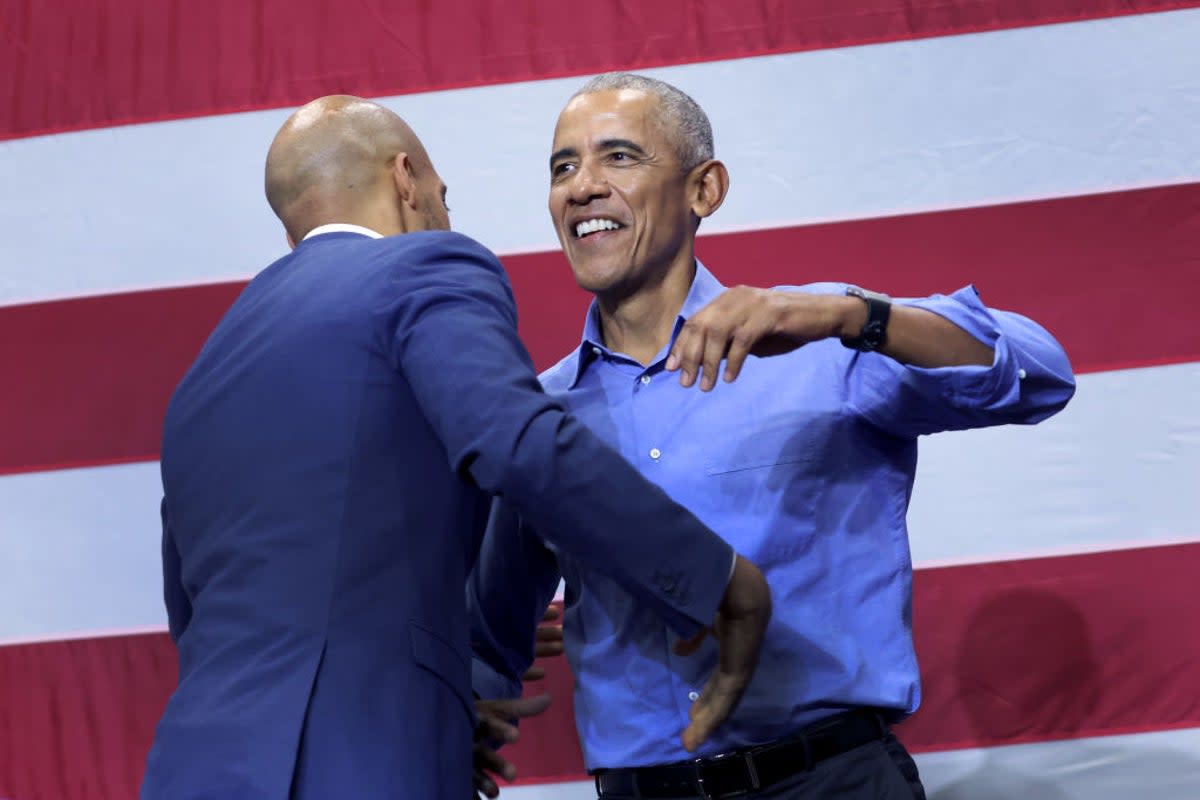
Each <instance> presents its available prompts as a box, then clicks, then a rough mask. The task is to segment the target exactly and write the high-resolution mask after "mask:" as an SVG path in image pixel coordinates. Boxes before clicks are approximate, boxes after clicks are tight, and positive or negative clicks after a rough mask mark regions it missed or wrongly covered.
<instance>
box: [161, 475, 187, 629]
mask: <svg viewBox="0 0 1200 800" xmlns="http://www.w3.org/2000/svg"><path fill="white" fill-rule="evenodd" d="M159 511H160V513H161V515H162V560H163V600H164V601H165V602H166V605H167V629H168V630H169V631H170V632H171V641H173V642H175V643H176V644H178V643H179V637H180V636H182V635H183V631H184V630H185V629H186V628H187V625H188V622H190V621H191V619H192V602H191V600H189V599H188V596H187V592H186V591H184V588H183V578H182V575H181V572H180V563H179V549H178V548H177V547H176V546H175V538H174V537H173V536H172V535H171V518H170V515H169V513H168V512H167V498H165V497H164V498H163V500H162V506H161V507H160V509H159Z"/></svg>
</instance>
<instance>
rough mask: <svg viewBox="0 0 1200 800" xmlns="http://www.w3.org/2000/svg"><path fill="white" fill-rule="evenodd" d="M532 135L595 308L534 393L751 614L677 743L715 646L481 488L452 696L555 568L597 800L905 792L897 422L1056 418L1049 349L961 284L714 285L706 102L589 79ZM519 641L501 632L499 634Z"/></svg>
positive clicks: (900, 425) (516, 659)
mask: <svg viewBox="0 0 1200 800" xmlns="http://www.w3.org/2000/svg"><path fill="white" fill-rule="evenodd" d="M552 150H553V153H552V155H551V157H550V197H549V207H550V214H551V217H552V219H553V222H554V225H555V227H556V228H557V231H558V236H559V239H560V241H561V243H562V246H563V250H564V251H565V253H566V255H567V258H568V260H569V261H570V263H571V267H572V269H573V271H574V274H575V278H576V280H577V281H578V283H579V284H580V285H581V286H583V287H584V288H585V289H587V290H588V291H590V292H591V293H592V294H593V295H594V296H595V299H594V301H593V303H592V305H591V308H590V309H589V311H588V314H587V317H586V319H585V321H584V329H583V341H582V342H581V344H580V345H579V347H578V348H576V349H575V350H574V351H573V352H571V353H570V354H569V355H567V357H566V358H564V359H563V360H562V361H561V362H559V363H558V364H557V365H556V366H554V367H553V368H551V369H550V370H548V371H547V372H545V373H544V374H543V375H542V376H541V380H542V384H543V385H544V386H545V387H546V389H547V391H548V392H550V393H551V394H552V395H554V396H556V397H558V398H560V399H561V401H562V402H563V403H564V404H565V405H566V406H567V407H568V408H569V409H570V410H571V411H572V412H573V413H574V414H575V415H577V417H578V418H579V419H580V420H581V421H582V422H583V423H584V424H585V425H587V426H588V427H589V428H591V429H592V430H593V431H594V432H596V433H597V434H598V435H599V436H600V437H601V438H602V439H604V440H605V441H607V442H609V443H610V444H612V445H613V446H614V447H616V448H617V449H618V450H619V451H620V452H621V453H622V454H624V456H625V457H626V458H627V459H628V460H629V461H630V462H632V463H633V464H634V465H635V466H636V467H637V468H638V470H640V471H641V473H642V474H643V475H645V476H646V477H647V478H649V479H651V480H653V481H654V482H655V483H657V484H658V485H660V486H662V487H663V489H665V490H666V492H667V494H669V495H670V496H671V497H673V498H675V499H676V500H678V501H679V502H680V503H682V504H683V505H685V506H686V507H688V508H689V509H691V510H692V511H693V512H695V513H696V515H697V516H698V517H700V519H702V520H704V521H705V522H706V523H708V524H709V525H710V526H711V527H712V528H713V529H714V530H716V531H717V532H718V533H720V534H721V535H722V536H724V537H725V539H726V540H727V541H729V542H730V544H732V545H733V546H734V548H735V549H736V550H737V551H738V552H739V553H744V554H746V555H747V556H748V557H750V558H751V559H753V560H754V561H755V563H757V564H758V565H760V566H761V567H762V569H763V571H764V572H765V573H766V575H767V581H768V583H769V584H770V585H771V590H772V594H773V596H774V598H775V611H774V616H773V619H772V621H771V625H770V628H769V635H768V637H767V640H766V643H765V645H764V649H763V652H762V657H761V661H760V664H759V668H758V671H757V673H756V674H755V677H754V679H753V681H752V682H751V684H750V686H749V687H748V689H747V690H746V693H745V695H744V696H743V698H742V701H741V704H740V706H739V707H738V709H737V710H736V712H735V713H734V714H733V715H732V716H731V717H730V720H729V721H728V723H727V724H726V725H725V726H724V727H723V728H722V729H721V730H720V731H719V732H718V733H717V735H715V736H714V737H713V738H711V739H710V740H709V741H708V742H707V743H706V744H705V745H704V746H703V747H702V748H701V749H700V750H699V752H698V753H696V754H692V753H687V752H685V751H684V749H683V748H681V747H680V745H679V742H678V741H677V740H676V738H675V736H673V735H672V734H673V732H674V731H675V730H676V729H677V728H678V727H679V725H680V724H681V723H682V722H683V721H686V720H687V719H688V714H689V710H690V708H691V707H692V706H693V704H694V702H695V701H696V699H697V698H698V697H699V696H700V694H699V693H700V691H701V687H702V686H703V683H704V669H705V665H708V664H711V663H712V659H713V658H714V657H715V654H716V651H715V649H714V648H715V643H714V642H713V641H712V639H711V638H708V639H704V638H703V637H699V638H692V639H689V640H686V641H679V640H677V639H675V637H673V636H672V634H671V632H670V631H669V630H668V629H667V628H666V627H665V626H664V625H663V624H662V622H661V621H659V620H658V619H656V618H654V617H653V616H652V615H651V614H649V613H648V612H647V611H646V610H645V609H644V608H643V607H641V606H640V605H639V604H638V603H636V602H635V601H634V599H633V598H632V597H631V596H630V595H629V594H628V593H627V592H626V591H625V589H624V588H623V587H622V586H620V585H619V584H618V583H616V582H614V581H613V580H611V579H610V578H609V577H607V576H605V575H603V574H601V573H600V572H599V571H597V569H596V567H597V564H594V563H591V562H588V561H587V560H583V559H579V558H576V557H574V556H573V555H572V554H570V553H566V552H563V551H561V550H560V549H559V548H557V547H556V546H555V545H554V544H553V542H550V543H549V544H543V542H542V540H541V539H542V538H548V537H549V536H550V535H551V534H552V532H551V531H548V530H546V529H545V528H544V527H542V526H541V525H540V524H539V523H538V522H537V521H536V520H532V519H529V518H528V517H525V516H524V515H521V514H519V513H516V512H514V511H513V510H512V509H506V508H504V507H498V508H497V509H495V510H494V512H493V524H492V525H491V527H490V529H489V534H488V537H487V538H486V539H485V543H484V549H483V552H482V554H481V558H480V562H479V565H478V567H477V570H476V572H475V573H474V575H473V578H472V582H471V584H470V590H469V594H470V596H471V600H472V603H474V604H475V605H476V607H475V608H474V609H473V611H474V613H473V617H474V624H475V631H474V634H473V637H474V639H473V642H474V644H475V652H476V655H477V660H476V663H475V687H476V690H477V691H481V692H484V693H489V694H496V695H504V694H512V693H514V692H515V691H516V690H517V680H516V678H515V677H514V676H518V675H520V674H521V670H523V669H524V667H525V665H526V664H527V663H528V660H529V657H530V656H529V654H530V653H531V648H532V644H531V636H532V631H533V628H534V625H535V623H536V621H537V620H538V618H539V617H540V614H541V609H542V606H543V605H544V603H545V601H546V600H547V599H549V598H550V597H551V596H552V595H553V593H554V591H555V589H556V587H557V585H558V583H559V579H560V576H561V577H562V578H563V579H564V580H565V583H566V609H565V615H564V630H565V645H566V653H567V658H568V660H569V662H570V665H571V667H572V670H573V672H574V674H575V678H576V695H575V713H576V720H577V724H578V729H579V735H580V740H581V742H582V744H583V749H584V756H585V761H586V764H587V767H588V768H589V770H590V771H591V772H593V773H594V774H595V775H596V777H597V790H598V793H599V794H600V795H601V797H604V798H618V797H619V798H624V797H646V798H649V797H660V798H667V797H670V798H684V797H709V798H720V797H733V796H739V797H752V798H768V797H770V798H788V799H789V800H793V799H796V798H804V799H805V800H807V799H808V798H823V799H826V800H838V799H840V798H854V799H855V800H859V799H861V800H867V798H870V799H871V800H875V799H876V798H911V797H918V798H919V797H923V796H924V792H923V789H922V787H921V784H920V780H919V778H918V776H917V771H916V767H915V765H914V763H913V761H912V759H911V758H910V757H909V755H908V754H907V753H906V752H905V751H904V748H903V747H902V746H901V745H900V743H899V742H898V741H896V739H895V738H894V737H893V736H892V735H891V733H890V730H889V728H890V725H891V724H892V723H893V722H895V721H898V720H900V719H902V718H904V717H905V716H906V715H908V714H910V713H912V712H913V711H914V710H915V709H916V708H917V705H918V703H919V701H920V685H919V680H918V670H917V662H916V657H915V654H914V652H913V642H912V636H911V630H910V624H911V584H912V565H911V561H910V556H909V548H908V537H907V530H906V527H905V514H906V511H907V507H908V500H909V495H910V492H911V489H912V485H913V475H914V471H915V468H916V459H917V437H918V436H920V435H921V434H928V433H934V432H937V431H945V430H955V429H965V428H973V427H981V426H986V425H998V424H1003V423H1025V424H1030V423H1035V422H1038V421H1040V420H1043V419H1045V418H1046V417H1049V416H1050V415H1052V414H1054V413H1055V412H1056V411H1058V410H1059V409H1061V408H1062V407H1063V406H1064V405H1065V404H1066V402H1067V401H1068V400H1069V399H1070V397H1071V395H1072V394H1073V392H1074V380H1073V377H1072V374H1071V369H1070V365H1069V363H1068V361H1067V357H1066V355H1065V354H1064V352H1063V350H1062V348H1061V347H1060V346H1059V345H1058V343H1057V342H1055V340H1054V339H1053V338H1052V337H1051V336H1050V335H1049V334H1048V333H1047V332H1046V331H1045V330H1044V329H1042V328H1041V327H1039V326H1038V325H1037V324H1035V323H1033V322H1031V321H1030V320H1028V319H1025V318H1023V317H1020V316H1018V315H1016V314H1012V313H1007V312H1003V311H996V310H990V309H988V308H986V307H984V305H983V304H982V303H981V302H980V299H979V297H978V295H977V294H976V292H975V290H974V288H972V287H966V288H963V289H960V290H958V291H956V292H954V293H953V294H950V295H947V296H942V295H937V296H934V297H929V298H925V299H921V300H913V301H904V302H895V303H893V302H891V301H890V299H889V298H887V297H886V296H884V295H880V294H876V293H873V292H867V291H863V290H861V289H859V288H858V287H851V286H846V285H844V284H815V285H808V286H800V287H779V288H775V289H757V288H750V287H744V286H741V287H737V288H734V289H728V290H727V289H725V288H724V287H723V286H722V285H721V284H720V283H719V282H718V280H717V278H715V277H714V276H713V274H712V273H710V272H709V271H708V270H707V269H706V268H705V267H704V265H702V264H700V263H699V262H697V260H696V258H695V254H694V241H695V234H696V230H697V228H698V226H699V224H700V221H701V220H702V219H704V218H705V217H707V216H709V215H710V214H712V213H713V212H714V211H715V210H716V209H717V208H718V207H719V206H720V205H721V202H722V200H723V199H724V197H725V193H726V190H727V187H728V180H729V179H728V174H727V172H726V170H725V167H724V166H723V165H722V164H721V162H719V161H716V160H714V159H713V145H712V132H711V128H710V126H709V122H708V119H707V117H706V115H705V114H704V112H703V111H702V110H701V109H700V108H699V107H698V106H697V104H696V103H695V102H694V101H693V100H692V99H691V98H689V97H688V96H687V95H685V94H683V93H682V92H680V91H678V90H677V89H675V88H674V87H671V86H669V85H667V84H664V83H661V82H659V81H654V80H650V79H646V78H643V77H640V76H633V75H627V74H616V75H605V76H600V77H598V78H595V79H593V80H592V81H591V82H589V83H588V84H586V85H585V86H584V87H583V88H582V89H581V90H580V91H579V92H578V93H577V94H576V95H575V96H574V97H573V98H572V99H571V100H570V102H568V104H567V105H566V107H565V109H564V110H563V112H562V114H561V115H560V117H559V119H558V124H557V127H556V129H555V132H554V143H553V148H552ZM768 356H769V357H768ZM518 633H523V635H524V643H523V644H522V646H521V647H519V648H514V649H506V648H505V647H504V646H503V645H502V644H501V642H511V641H515V640H516V636H517V634H518ZM696 650H699V651H700V655H701V657H700V658H697V657H696V656H695V655H694V654H693V655H691V656H690V657H689V656H686V655H684V654H687V653H693V651H696ZM695 756H700V757H702V759H701V760H700V761H698V762H696V761H692V760H691V759H693V758H694V757H695Z"/></svg>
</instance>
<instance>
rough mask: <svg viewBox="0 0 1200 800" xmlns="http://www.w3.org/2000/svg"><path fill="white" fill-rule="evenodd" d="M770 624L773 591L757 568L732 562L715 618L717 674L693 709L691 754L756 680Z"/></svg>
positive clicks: (686, 738)
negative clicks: (755, 676)
mask: <svg viewBox="0 0 1200 800" xmlns="http://www.w3.org/2000/svg"><path fill="white" fill-rule="evenodd" d="M770 619H771V590H770V587H768V586H767V581H766V579H765V578H764V577H763V574H762V572H761V571H760V570H759V569H758V567H756V566H754V564H752V563H751V562H749V561H747V560H746V559H744V558H741V557H738V558H737V559H736V560H735V561H734V565H733V576H732V577H731V578H730V580H729V585H728V586H727V587H726V589H725V596H724V597H723V598H722V599H721V611H720V613H719V614H718V615H717V619H716V630H715V633H716V634H717V642H718V646H717V669H716V672H714V673H713V675H712V677H710V678H709V679H708V683H706V684H705V685H704V689H703V691H701V693H700V697H699V698H698V699H697V700H696V702H695V703H693V704H692V708H691V710H690V717H691V722H690V724H689V725H688V726H687V728H686V729H685V730H684V732H683V736H682V741H683V746H684V748H685V749H686V750H688V752H693V751H695V749H696V748H697V747H699V746H700V745H701V744H702V743H703V742H704V741H705V740H706V739H707V738H708V737H709V736H710V735H711V734H712V732H713V730H715V729H716V727H717V726H718V725H720V724H721V723H722V722H724V721H725V719H726V718H727V717H728V716H729V715H730V713H732V711H733V709H734V708H736V707H737V704H738V701H739V700H740V699H741V697H742V692H743V691H745V689H746V686H748V685H749V683H750V679H751V678H752V677H753V676H754V669H755V667H756V666H757V664H758V652H759V649H760V648H761V647H762V642H763V636H764V634H765V633H766V629H767V623H768V622H769V621H770Z"/></svg>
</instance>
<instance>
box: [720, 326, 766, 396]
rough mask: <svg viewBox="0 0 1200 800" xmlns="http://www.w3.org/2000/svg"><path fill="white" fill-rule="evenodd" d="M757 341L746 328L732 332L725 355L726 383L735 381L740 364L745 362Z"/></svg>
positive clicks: (740, 370) (740, 368)
mask: <svg viewBox="0 0 1200 800" xmlns="http://www.w3.org/2000/svg"><path fill="white" fill-rule="evenodd" d="M757 341H758V337H757V336H754V335H753V334H752V333H751V332H750V331H749V330H748V329H747V328H740V329H739V330H737V331H735V332H734V334H733V336H732V337H731V338H730V341H729V352H728V353H726V354H725V382H726V383H733V382H734V381H735V380H737V376H738V375H739V374H741V372H742V364H744V363H745V362H746V356H748V355H750V350H751V349H752V348H753V347H754V345H755V344H756V343H757ZM714 374H715V373H714Z"/></svg>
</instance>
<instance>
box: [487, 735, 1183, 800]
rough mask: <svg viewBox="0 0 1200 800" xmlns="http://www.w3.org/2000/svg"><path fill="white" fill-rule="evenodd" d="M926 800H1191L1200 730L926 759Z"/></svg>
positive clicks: (591, 792) (546, 794)
mask: <svg viewBox="0 0 1200 800" xmlns="http://www.w3.org/2000/svg"><path fill="white" fill-rule="evenodd" d="M916 762H917V768H918V770H919V771H920V773H921V781H922V783H924V784H925V790H926V794H927V796H928V798H929V800H1128V798H1130V797H1145V798H1153V799H1154V800H1195V798H1196V796H1197V787H1200V729H1194V728H1193V729H1188V730H1179V731H1160V732H1156V733H1142V734H1135V735H1131V736H1106V737H1100V738H1092V739H1071V740H1065V741H1058V742H1046V743H1042V744H1028V745H1015V746H1012V747H990V748H984V749H977V750H957V751H953V752H948V753H927V754H924V755H919V756H917V757H916ZM500 796H501V797H502V798H504V800H596V790H595V787H594V785H593V784H592V782H591V781H576V782H572V783H556V784H542V785H530V786H503V785H502V786H501V789H500Z"/></svg>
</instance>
